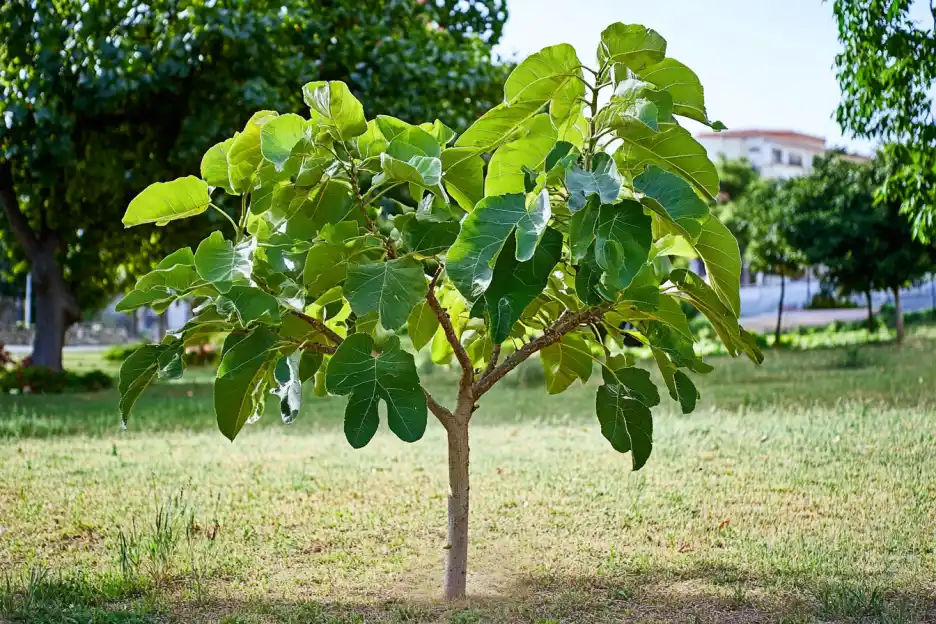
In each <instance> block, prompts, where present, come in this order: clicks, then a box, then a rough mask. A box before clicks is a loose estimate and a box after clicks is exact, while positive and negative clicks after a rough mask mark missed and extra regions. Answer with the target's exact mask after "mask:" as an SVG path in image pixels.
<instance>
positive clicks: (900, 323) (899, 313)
mask: <svg viewBox="0 0 936 624" xmlns="http://www.w3.org/2000/svg"><path fill="white" fill-rule="evenodd" d="M893 291H894V314H895V315H896V317H897V319H896V322H895V325H896V327H897V344H903V341H904V319H903V310H901V309H900V287H899V286H898V287H895V288H894V289H893Z"/></svg>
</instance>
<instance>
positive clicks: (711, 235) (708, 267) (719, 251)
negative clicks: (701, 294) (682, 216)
mask: <svg viewBox="0 0 936 624" xmlns="http://www.w3.org/2000/svg"><path fill="white" fill-rule="evenodd" d="M695 248H696V251H698V252H699V256H700V257H701V258H702V262H703V263H705V271H706V273H707V274H708V277H709V282H710V284H711V286H712V290H714V291H715V293H716V294H718V298H719V299H721V300H722V302H723V303H724V304H725V305H726V306H728V309H729V310H731V312H732V314H734V316H735V317H738V316H741V293H740V291H741V252H740V250H739V249H738V241H737V240H736V239H735V237H734V235H732V233H731V230H729V229H728V228H727V227H725V225H724V224H723V223H722V222H721V221H719V220H718V219H717V218H716V217H715V215H712V216H711V217H709V219H708V221H706V222H705V225H703V226H702V232H701V234H700V235H699V239H698V241H696V244H695Z"/></svg>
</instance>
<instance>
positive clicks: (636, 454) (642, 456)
mask: <svg viewBox="0 0 936 624" xmlns="http://www.w3.org/2000/svg"><path fill="white" fill-rule="evenodd" d="M595 411H596V412H597V414H598V422H599V423H601V433H602V435H604V437H605V438H607V440H608V442H610V443H611V446H612V447H613V448H614V450H616V451H618V452H619V453H626V452H628V451H630V452H631V464H632V465H633V468H634V470H640V469H641V468H643V466H644V464H646V463H647V459H648V458H649V457H650V452H651V451H652V450H653V416H652V415H651V414H650V408H648V407H647V406H646V405H644V404H643V403H641V402H640V401H638V400H637V399H634V398H632V397H631V395H630V393H629V392H628V391H627V389H626V388H625V387H624V386H622V385H619V384H605V385H603V386H601V387H600V388H598V395H597V397H596V399H595Z"/></svg>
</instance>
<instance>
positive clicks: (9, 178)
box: [0, 162, 40, 261]
mask: <svg viewBox="0 0 936 624" xmlns="http://www.w3.org/2000/svg"><path fill="white" fill-rule="evenodd" d="M0 202H2V203H3V211H4V212H5V213H6V216H7V220H8V221H9V222H10V229H12V230H13V232H14V233H15V234H16V238H17V240H18V241H19V244H20V245H22V246H23V251H25V252H26V256H27V257H28V258H29V259H30V260H32V261H35V260H34V259H35V257H36V256H37V255H38V254H39V251H40V249H39V240H38V238H37V236H36V233H35V232H34V231H33V229H32V227H30V225H29V221H28V220H27V219H26V215H24V214H23V212H22V210H20V205H19V200H18V199H17V197H16V187H15V185H14V184H13V167H12V165H10V163H9V162H0Z"/></svg>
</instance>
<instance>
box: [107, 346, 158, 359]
mask: <svg viewBox="0 0 936 624" xmlns="http://www.w3.org/2000/svg"><path fill="white" fill-rule="evenodd" d="M145 344H147V343H146V342H138V343H135V344H119V345H111V346H110V347H108V348H107V350H106V351H104V355H103V358H104V361H106V362H123V361H124V360H126V359H127V358H128V357H130V356H131V355H133V354H134V353H135V352H136V350H137V349H139V348H140V347H142V346H144V345H145Z"/></svg>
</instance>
